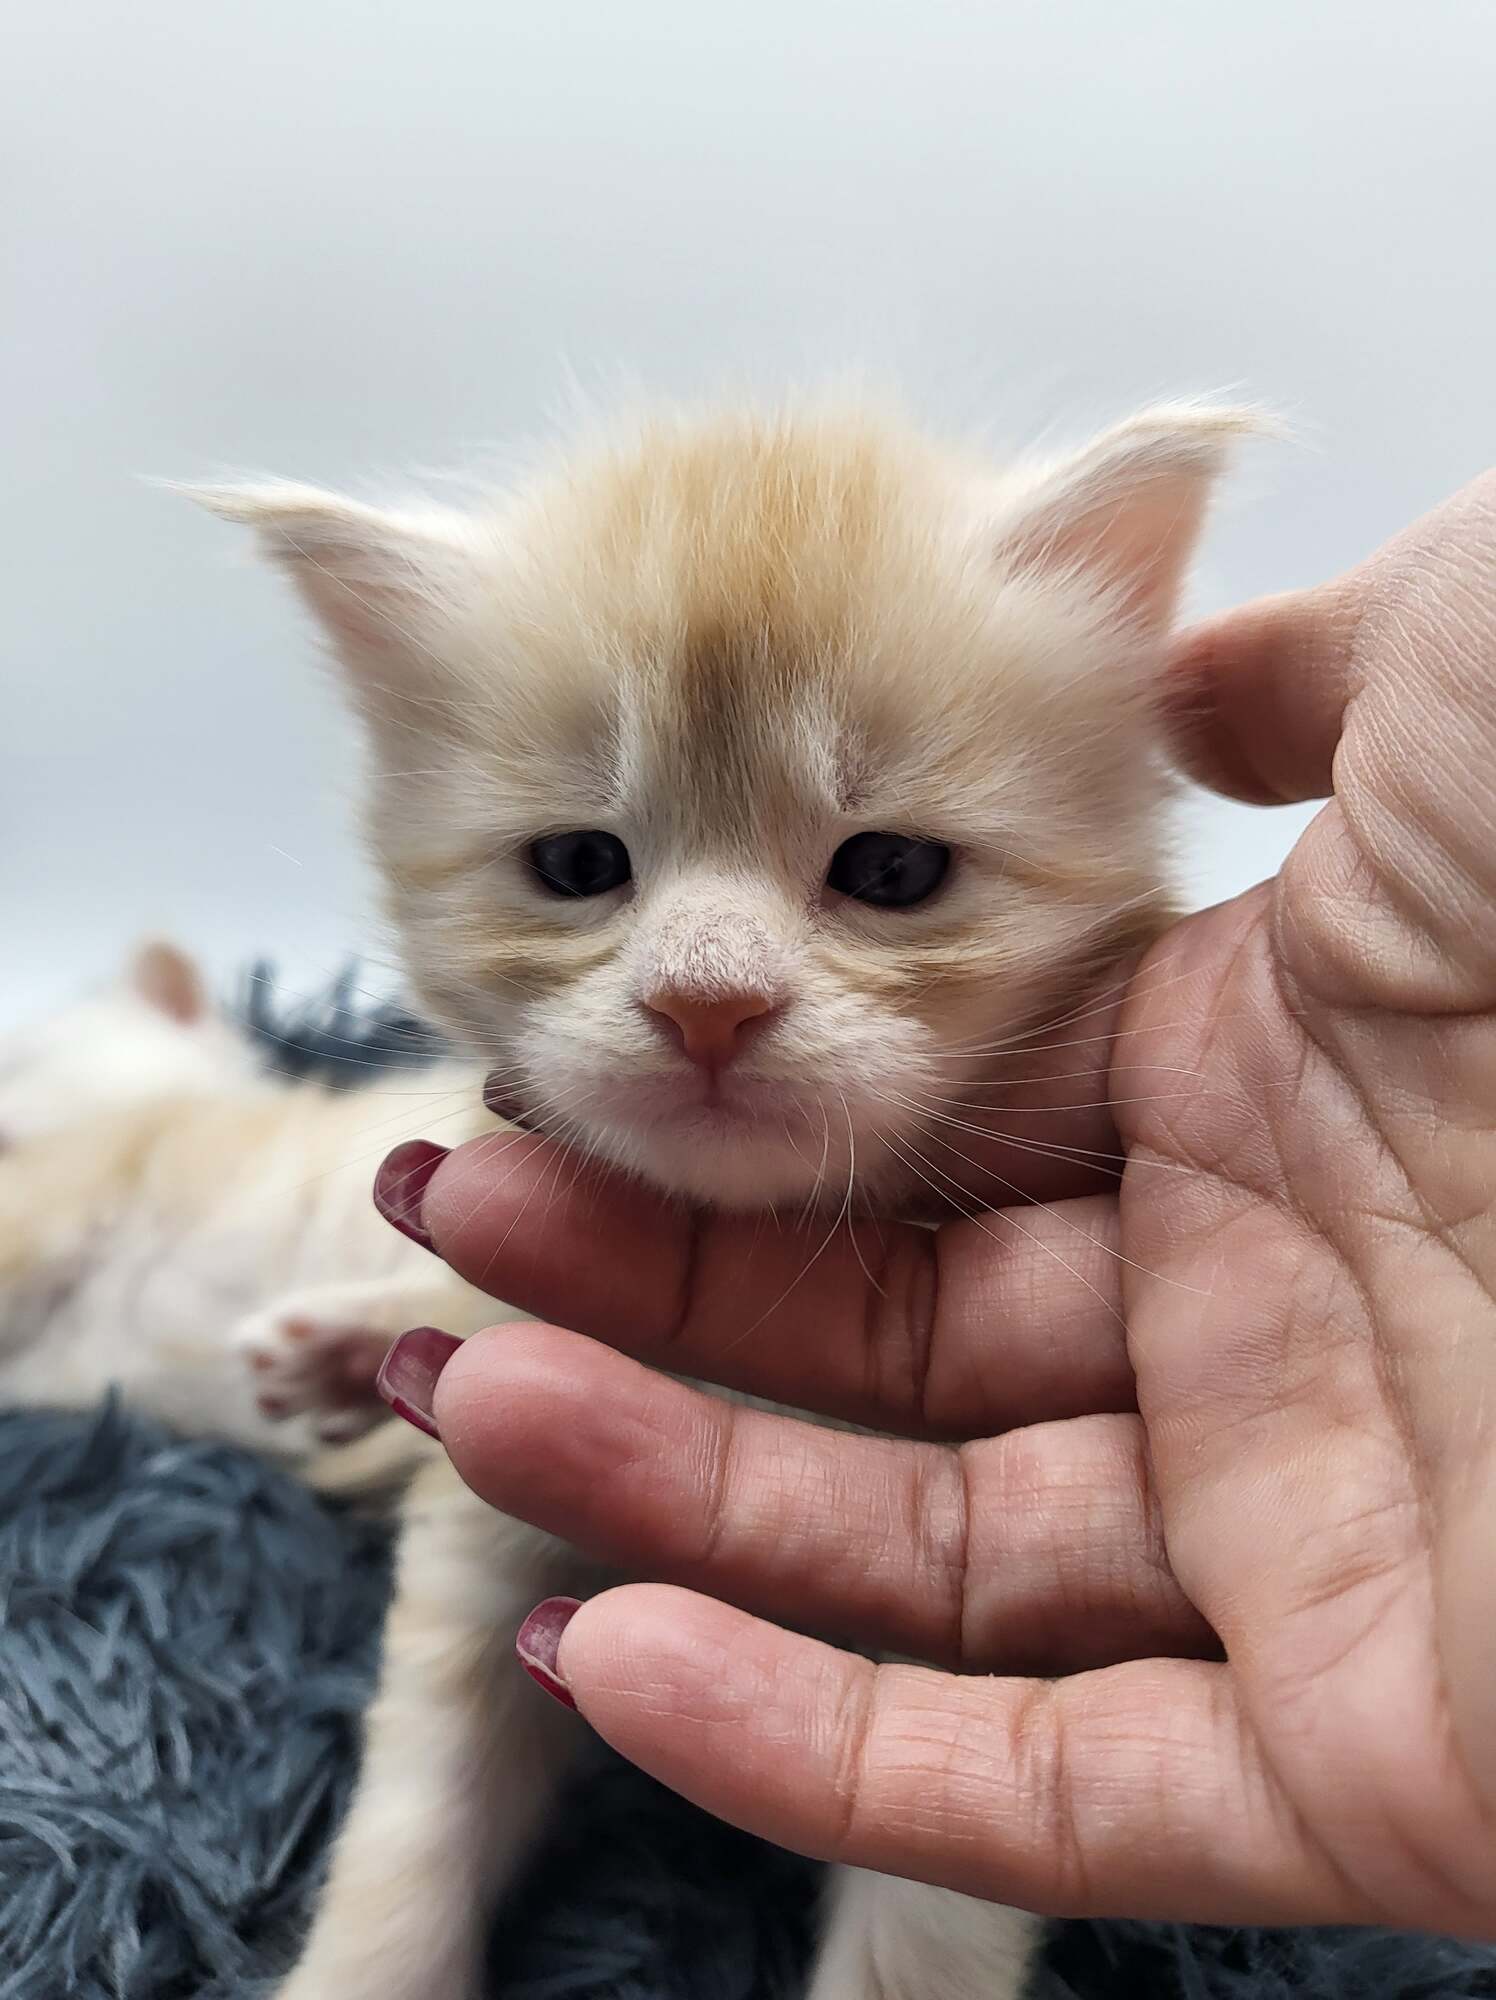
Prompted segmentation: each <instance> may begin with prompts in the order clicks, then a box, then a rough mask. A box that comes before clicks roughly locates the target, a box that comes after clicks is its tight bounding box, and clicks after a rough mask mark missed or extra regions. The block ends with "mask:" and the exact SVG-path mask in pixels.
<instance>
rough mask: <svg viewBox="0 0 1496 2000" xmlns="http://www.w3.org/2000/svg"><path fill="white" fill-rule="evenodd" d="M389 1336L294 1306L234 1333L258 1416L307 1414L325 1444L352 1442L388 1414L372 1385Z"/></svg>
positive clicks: (255, 1318) (256, 1317) (276, 1418)
mask: <svg viewBox="0 0 1496 2000" xmlns="http://www.w3.org/2000/svg"><path fill="white" fill-rule="evenodd" d="M392 1338H393V1336H392V1335H391V1334H390V1333H389V1332H387V1331H386V1330H385V1329H383V1328H379V1327H368V1326H359V1325H356V1324H351V1323H350V1322H349V1321H347V1320H343V1319H337V1318H329V1317H328V1316H327V1315H326V1313H325V1311H323V1310H321V1309H317V1308H313V1307H312V1306H311V1305H310V1304H308V1305H307V1306H306V1307H298V1306H297V1305H295V1304H294V1303H289V1304H286V1305H283V1306H280V1307H276V1308H274V1309H273V1310H271V1311H268V1312H263V1313H255V1314H253V1315H252V1316H251V1317H250V1318H249V1319H246V1320H244V1321H242V1322H241V1324H240V1325H239V1327H238V1328H237V1329H236V1331H235V1333H234V1336H233V1340H234V1346H235V1347H236V1348H237V1349H238V1351H239V1353H240V1354H241V1355H242V1356H243V1358H244V1362H245V1365H246V1367H247V1368H248V1369H249V1371H250V1375H251V1382H252V1387H253V1390H254V1397H255V1407H256V1408H257V1409H258V1410H259V1412H260V1414H261V1416H263V1417H267V1418H268V1419H269V1420H270V1421H271V1422H272V1423H281V1422H284V1421H285V1420H286V1419H288V1418H291V1417H301V1416H306V1417H309V1418H310V1419H311V1421H312V1427H313V1429H314V1431H315V1432H316V1435H317V1437H318V1438H319V1439H320V1441H321V1442H322V1443H323V1444H349V1443H351V1442H352V1440H353V1439H354V1438H358V1437H362V1436H363V1435H364V1433H365V1432H366V1431H370V1430H372V1429H373V1428H374V1426H375V1425H376V1424H377V1423H380V1422H381V1421H382V1420H383V1419H384V1418H385V1417H387V1416H388V1415H389V1411H388V1409H387V1407H386V1405H385V1404H384V1403H383V1402H382V1401H381V1400H380V1397H379V1394H378V1391H377V1390H376V1389H375V1387H374V1383H375V1380H376V1378H377V1376H378V1374H379V1365H380V1363H381V1362H382V1361H383V1360H384V1357H385V1355H386V1353H387V1352H388V1351H389V1346H390V1342H391V1340H392Z"/></svg>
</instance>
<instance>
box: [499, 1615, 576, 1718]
mask: <svg viewBox="0 0 1496 2000" xmlns="http://www.w3.org/2000/svg"><path fill="white" fill-rule="evenodd" d="M581 1608H582V1601H581V1599H580V1598H578V1597H548V1598H546V1600H545V1601H544V1603H542V1604H537V1605H536V1607H535V1609H534V1610H533V1611H532V1612H531V1613H530V1615H529V1617H528V1618H527V1619H526V1620H525V1622H524V1624H523V1625H521V1626H520V1628H519V1631H518V1633H517V1634H516V1636H515V1641H514V1650H515V1652H516V1653H517V1654H518V1656H519V1663H520V1665H521V1666H522V1667H523V1668H524V1670H525V1672H526V1673H527V1674H528V1675H529V1676H530V1678H531V1680H532V1681H534V1682H535V1684H536V1686H537V1687H543V1688H544V1689H545V1691H546V1693H547V1694H548V1695H550V1696H551V1698H552V1700H554V1701H559V1702H560V1703H561V1705H562V1707H563V1708H575V1707H576V1702H575V1701H574V1700H573V1699H572V1694H571V1689H570V1688H569V1687H568V1686H567V1685H566V1682H565V1681H564V1680H563V1679H562V1678H561V1671H560V1669H559V1668H558V1667H557V1665H556V1655H557V1653H558V1651H559V1650H560V1646H561V1634H562V1633H563V1632H564V1631H565V1630H566V1628H567V1626H568V1625H569V1624H570V1623H571V1621H572V1619H573V1618H574V1617H575V1615H576V1613H577V1612H578V1611H580V1610H581Z"/></svg>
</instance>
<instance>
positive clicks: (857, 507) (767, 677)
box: [216, 410, 1244, 1207]
mask: <svg viewBox="0 0 1496 2000" xmlns="http://www.w3.org/2000/svg"><path fill="white" fill-rule="evenodd" d="M1243 421H1244V420H1243V419H1241V418H1239V417H1237V416H1235V415H1233V414H1232V413H1210V412H1198V411H1189V410H1170V411H1166V412H1160V413H1156V414H1155V415H1154V416H1152V417H1151V418H1147V419H1141V420H1138V421H1137V422H1136V423H1135V424H1134V425H1132V426H1128V427H1124V428H1123V429H1122V430H1121V431H1119V432H1115V433H1111V434H1109V435H1108V436H1107V437H1106V438H1103V439H1102V440H1101V441H1100V442H1099V443H1098V444H1097V445H1095V446H1093V447H1092V448H1091V449H1090V451H1089V452H1087V453H1084V454H1082V455H1080V456H1079V457H1078V458H1077V459H1075V460H1072V461H1069V462H1068V463H1065V464H1062V465H1060V466H1059V467H1042V468H1035V467H1025V468H1022V469H1020V471H1019V472H1018V473H1016V474H1009V475H1007V476H1006V477H998V476H995V475H993V474H992V473H990V472H989V471H987V470H986V469H985V468H982V467H980V466H974V465H972V464H969V463H967V462H965V461H963V460H959V459H955V458H952V457H951V456H948V455H946V454H943V453H939V452H937V451H935V450H933V449H932V448H930V447H928V446H926V445H924V444H922V443H921V442H920V441H919V440H918V439H916V438H913V437H911V436H909V435H907V434H905V433H903V432H901V431H900V430H898V429H897V428H896V427H893V426H890V425H887V424H884V423H881V422H878V421H875V420H872V419H870V418H867V417H865V416H856V415H854V416H851V417H836V416H827V415H810V416H806V417H800V418H785V419H781V420H777V421H770V420H759V419H752V418H745V417H728V418H723V419H720V420H716V421H710V422H706V423H699V424H690V423H685V422H674V421H664V422H660V423H657V424H655V425H652V426H650V427H648V428H647V429H645V430H643V431H642V432H640V433H639V434H637V435H636V436H635V437H633V438H632V439H631V440H627V441H625V442H622V443H619V444H617V445H615V446H614V447H612V448H611V449H605V450H602V451H600V452H598V453H596V454H595V455H593V456H592V457H590V458H586V459H583V460H581V461H579V462H576V463H573V464H570V465H568V466H565V467H563V468H562V469H561V470H560V471H559V472H558V473H556V474H555V475H553V476H551V477H549V478H547V479H544V480H542V481H540V482H539V483H537V484H536V485H535V486H534V487H532V488H531V489H530V490H528V491H527V492H525V493H523V494H521V495H520V496H519V497H518V498H517V499H515V500H513V501H511V502H509V503H508V504H506V505H505V506H503V507H502V508H500V509H496V510H495V511H493V512H491V513H489V514H487V515H484V516H481V517H477V518H469V517H455V516H435V515H429V514H428V515H423V516H390V515H380V514H375V513H373V512H371V511H370V510H364V509H358V508H354V507H351V506H350V505H348V504H347V503H343V502H337V501H332V500H329V499H327V498H326V497H325V496H320V495H316V494H308V493H306V492H305V491H300V490H297V489H272V490H270V491H269V492H268V493H266V492H260V493H253V494H240V495H231V496H222V495H220V496H217V498H216V504H218V505H219V506H220V507H221V508H222V509H223V510H224V511H228V512H233V513H235V514H237V515H239V516H240V517H244V518H250V519H252V520H254V521H256V523H257V524H258V525H259V526H260V527H261V529H262V531H263V532H264V534H265V535H266V538H267V540H268V541H269V543H270V546H271V547H272V548H273V549H274V550H275V551H276V552H277V553H278V554H279V555H280V557H281V559H282V560H283V561H286V562H288V563H289V565H290V566H291V567H292V570H293V573H294V574H295V575H296V576H297V578H298V581H299V582H300V583H301V585H302V588H303V590H304V592H305V594H306V595H307V596H308V597H309V599H310V600H311V601H312V603H313V604H314V606H315V607H316V609H317V610H318V612H319V614H320V615H321V616H322V617H323V619H324V620H325V621H326V623H327V624H328V626H329V627H330V628H331V630H332V633H333V635H334V638H335V640H336V642H337V646H338V650H339V652H340V653H341V655H342V657H343V659H344V661H345V662H346V663H347V665H348V667H349V668H350V670H351V673H352V676H353V684H354V689H355V693H356V695H357V698H358V701H359V704H360V707H361V709H362V711H363V713H364V715H365V717H366V718H367V720H368V723H369V725H370V733H371V740H372V742H373V746H374V750H375V783H374V790H373V793H372V797H371V803H370V809H369V815H368V818H369V827H370V831H371V835H372V838H373V842H374V846H375V850H376V852H377V854H378V856H379V858H380V860H381V862H382V864H383V866H384V869H385V873H386V878H387V881H388V884H389V896H390V903H391V908H392V911H393V913H394V916H395V918H396V921H397V922H398V924H399V927H400V930H401V932H402V934H403V938H404V943H405V951H406V956H407V960H408V963H409V965H410V968H411V971H412V974H413V976H414V978H415V979H416V981H417V984H418V986H419V988H420V990H421V992H422V994H423V997H424V999H425V1000H426V1002H427V1004H428V1005H429V1006H430V1007H431V1008H432V1009H433V1011H434V1012H435V1013H436V1014H437V1015H438V1017H439V1018H440V1019H441V1020H442V1022H443V1023H444V1024H445V1025H446V1026H447V1027H449V1028H450V1029H452V1030H453V1031H455V1032H456V1033H457V1034H458V1035H459V1037H461V1038H462V1039H464V1040H466V1041H468V1042H469V1043H471V1044H472V1045H473V1046H474V1047H475V1048H477V1049H478V1050H479V1051H480V1052H481V1053H482V1054H483V1055H484V1056H485V1057H486V1058H487V1059H488V1060H489V1061H490V1063H491V1064H492V1066H493V1067H494V1069H495V1070H496V1071H497V1072H498V1078H499V1082H500V1084H501V1086H502V1092H503V1095H504V1096H505V1097H506V1099H507V1100H508V1101H509V1102H511V1103H512V1104H513V1105H514V1106H515V1107H516V1109H518V1110H520V1111H522V1112H523V1113H524V1115H525V1116H526V1117H527V1119H528V1120H529V1121H530V1122H532V1123H534V1124H536V1125H538V1126H540V1127H543V1128H545V1129H548V1130H551V1131H553V1132H555V1133H557V1134H559V1135H561V1136H564V1137H567V1138H569V1139H571V1140H573V1141H575V1142H576V1143H577V1144H579V1145H580V1146H582V1147H584V1148H588V1149H590V1150H592V1151H594V1152H595V1153H597V1154H600V1155H602V1156H604V1157H606V1158H607V1159H609V1160H611V1161H614V1162H616V1163H618V1164H620V1165H623V1166H626V1167H628V1168H631V1169H633V1170H636V1171H638V1172H640V1173H642V1174H643V1175H645V1176H646V1177H648V1178H649V1179H651V1180H652V1181H654V1182H655V1183H657V1184H659V1185H661V1186H663V1187H665V1188H668V1189H671V1190H674V1191H677V1192H680V1193H682V1194H685V1195H688V1196H691V1197H693V1198H696V1199H706V1200H709V1201H712V1202H714V1203H716V1204H720V1205H730V1206H751V1207H757V1206H761V1205H764V1204H770V1203H778V1202H782V1201H790V1202H794V1201H803V1200H809V1199H811V1198H813V1197H817V1196H819V1197H820V1198H822V1199H825V1200H829V1201H831V1202H833V1203H839V1202H841V1201H842V1200H843V1199H844V1198H846V1197H847V1196H848V1194H849V1191H850V1190H851V1188H852V1185H853V1183H854V1182H855V1183H856V1184H857V1186H858V1187H859V1188H860V1189H862V1190H863V1191H864V1192H867V1193H869V1194H875V1195H897V1193H898V1192H899V1191H900V1190H902V1189H907V1188H909V1187H911V1186H916V1185H918V1184H919V1183H920V1182H921V1181H923V1182H925V1183H927V1184H931V1183H933V1184H934V1185H935V1186H936V1187H937V1188H939V1187H940V1186H941V1185H942V1182H943V1179H944V1177H945V1176H947V1175H948V1174H949V1173H950V1172H951V1171H952V1169H953V1167H954V1165H955V1155H956V1154H957V1153H959V1152H960V1151H962V1150H963V1141H962V1134H961V1131H960V1129H959V1122H958V1123H952V1122H951V1121H953V1120H954V1121H961V1120H963V1119H966V1118H967V1117H968V1116H969V1114H970V1112H971V1110H972V1109H974V1108H977V1107H980V1106H984V1105H989V1104H990V1103H991V1102H992V1088H993V1085H994V1083H995V1082H998V1081H999V1080H1000V1078H1001V1074H1002V1053H1001V1045H1002V1044H1004V1043H1005V1042H1010V1041H1011V1040H1012V1039H1013V1038H1014V1037H1015V1036H1017V1035H1019V1034H1021V1033H1022V1032H1023V1031H1024V1030H1025V1029H1026V1028H1029V1027H1032V1026H1034V1025H1036V1024H1037V1023H1038V1021H1039V1020H1040V1019H1042V1017H1043V1016H1044V1015H1045V1014H1046V1012H1050V1011H1053V1010H1054V1009H1055V1008H1056V1007H1057V1006H1059V1005H1062V1004H1063V1003H1064V1002H1065V1001H1066V1000H1067V998H1069V997H1073V995H1074V994H1075V993H1076V991H1077V990H1078V986H1079V982H1080V981H1081V980H1082V979H1083V977H1084V976H1085V975H1086V974H1088V973H1090V972H1091V971H1094V970H1095V969H1098V968H1099V967H1101V966H1102V965H1104V964H1105V963H1107V962H1108V960H1109V959H1110V958H1112V957H1114V956H1115V955H1116V954H1117V953H1118V952H1119V951H1120V950H1122V949H1124V948H1125V947H1126V946H1127V945H1128V944H1129V943H1131V942H1133V941H1134V940H1135V939H1137V938H1138V937H1140V936H1142V935H1144V934H1146V932H1147V931H1148V929H1149V926H1150V923H1151V922H1152V921H1153V920H1154V915H1155V912H1156V910H1157V908H1158V907H1159V904H1160V901H1161V888H1160V860H1159V854H1158V818H1159V805H1160V795H1161V778H1160V773H1159V768H1158V763H1157V759H1156V754H1155V742H1154V729H1153V726H1152V723H1151V719H1150V699H1151V675H1152V670H1153V667H1154V665H1155V662H1156V658H1157V656H1158V653H1159V650H1160V645H1161V637H1162V633H1163V628H1164V625H1165V622H1166V620H1167V617H1168V615H1169V611H1170V609H1171V605H1172V600H1173V595H1174V591H1175V588H1176V585H1177V581H1178V578H1179V574H1180V571H1181V568H1182V566H1183V563H1184V561H1185V559H1186V557H1187V555H1188V552H1189V548H1190V545H1191V542H1192V540H1193V537H1194V533H1195V529H1196V527H1197V524H1198V520H1199V517H1200V512H1201V508H1202V506H1203V501H1204V497H1205V493H1206V489H1207V486H1208V483H1209V480H1210V477H1211V475H1212V473H1213V471H1214V469H1215V465H1216V463H1217V461H1218V459H1219V457H1220V454H1221V450H1222V447H1223V444H1224V442H1225V440H1226V439H1227V438H1228V437H1229V436H1230V435H1231V434H1232V433H1233V432H1234V431H1236V430H1239V429H1240V428H1242V427H1243ZM583 835H586V836H590V838H587V839H580V838H576V837H574V836H583ZM875 836H892V837H895V838H893V839H891V840H890V839H883V840H881V841H880V840H877V839H875V838H873V837H875Z"/></svg>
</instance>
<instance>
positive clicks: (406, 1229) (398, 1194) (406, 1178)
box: [374, 1139, 451, 1250]
mask: <svg viewBox="0 0 1496 2000" xmlns="http://www.w3.org/2000/svg"><path fill="white" fill-rule="evenodd" d="M450 1150H451V1148H450V1147H447V1146H438V1145H436V1144H435V1143H434V1142H433V1141H432V1140H430V1139H407V1140H406V1142H405V1144H404V1145H403V1146H396V1148H395V1149H394V1151H393V1152H391V1153H386V1154H385V1156H384V1158H383V1159H382V1160H381V1161H380V1163H379V1172H378V1173H377V1174H376V1175H375V1176H374V1206H375V1207H376V1208H377V1209H378V1210H379V1213H380V1214H381V1215H382V1216H383V1217H384V1219H385V1221H386V1222H389V1223H393V1224H394V1226H395V1228H396V1229H398V1230H399V1231H400V1233H401V1235H402V1236H408V1237H409V1238H410V1240H411V1242H412V1243H419V1244H420V1246H421V1248H422V1249H423V1250H429V1249H430V1248H431V1238H430V1237H429V1236H428V1235H427V1234H426V1226H425V1224H424V1223H423V1222H422V1221H421V1204H422V1202H423V1201H424V1200H425V1199H426V1188H427V1185H428V1183H429V1182H430V1180H431V1176H432V1175H433V1174H434V1173H435V1172H436V1170H437V1168H438V1167H439V1166H440V1165H441V1163H442V1161H443V1160H444V1159H445V1158H446V1157H447V1154H448V1152H449V1151H450Z"/></svg>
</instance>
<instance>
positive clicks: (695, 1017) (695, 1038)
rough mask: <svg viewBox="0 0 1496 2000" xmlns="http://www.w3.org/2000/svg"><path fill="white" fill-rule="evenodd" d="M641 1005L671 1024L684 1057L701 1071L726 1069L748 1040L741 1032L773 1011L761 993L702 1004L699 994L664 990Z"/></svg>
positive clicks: (772, 1004) (708, 1001) (731, 996)
mask: <svg viewBox="0 0 1496 2000" xmlns="http://www.w3.org/2000/svg"><path fill="white" fill-rule="evenodd" d="M644 1004H645V1006H646V1007H647V1008H648V1010H649V1012H650V1013H651V1014H658V1015H659V1016H660V1017H661V1019H662V1021H668V1022H670V1024H671V1026H672V1028H673V1029H674V1030H675V1033H676V1035H677V1036H678V1037H679V1040H680V1045H681V1047H682V1048H683V1049H684V1050H685V1052H686V1055H687V1056H688V1057H689V1059H690V1060H691V1061H692V1062H693V1063H699V1064H700V1066H701V1067H702V1068H703V1069H725V1068H726V1067H727V1065H728V1064H729V1063H730V1062H731V1061H732V1059H733V1057H734V1056H736V1055H738V1054H740V1053H741V1050H742V1046H743V1043H744V1042H745V1041H746V1040H747V1037H746V1036H745V1035H744V1034H743V1032H742V1031H743V1029H744V1028H746V1027H747V1025H748V1023H749V1022H750V1021H756V1020H759V1019H760V1018H761V1017H762V1016H763V1015H765V1014H772V1013H773V1011H774V1003H773V1001H772V1000H768V999H765V997H764V995H763V994H762V993H730V994H728V995H727V996H726V997H725V998H721V999H716V1000H703V999H702V998H701V997H700V995H699V994H694V993H680V992H676V991H674V990H672V989H669V988H667V989H666V990H665V991H664V992H661V993H652V994H651V995H650V997H649V998H648V999H647V1000H646V1001H645V1003H644Z"/></svg>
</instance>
